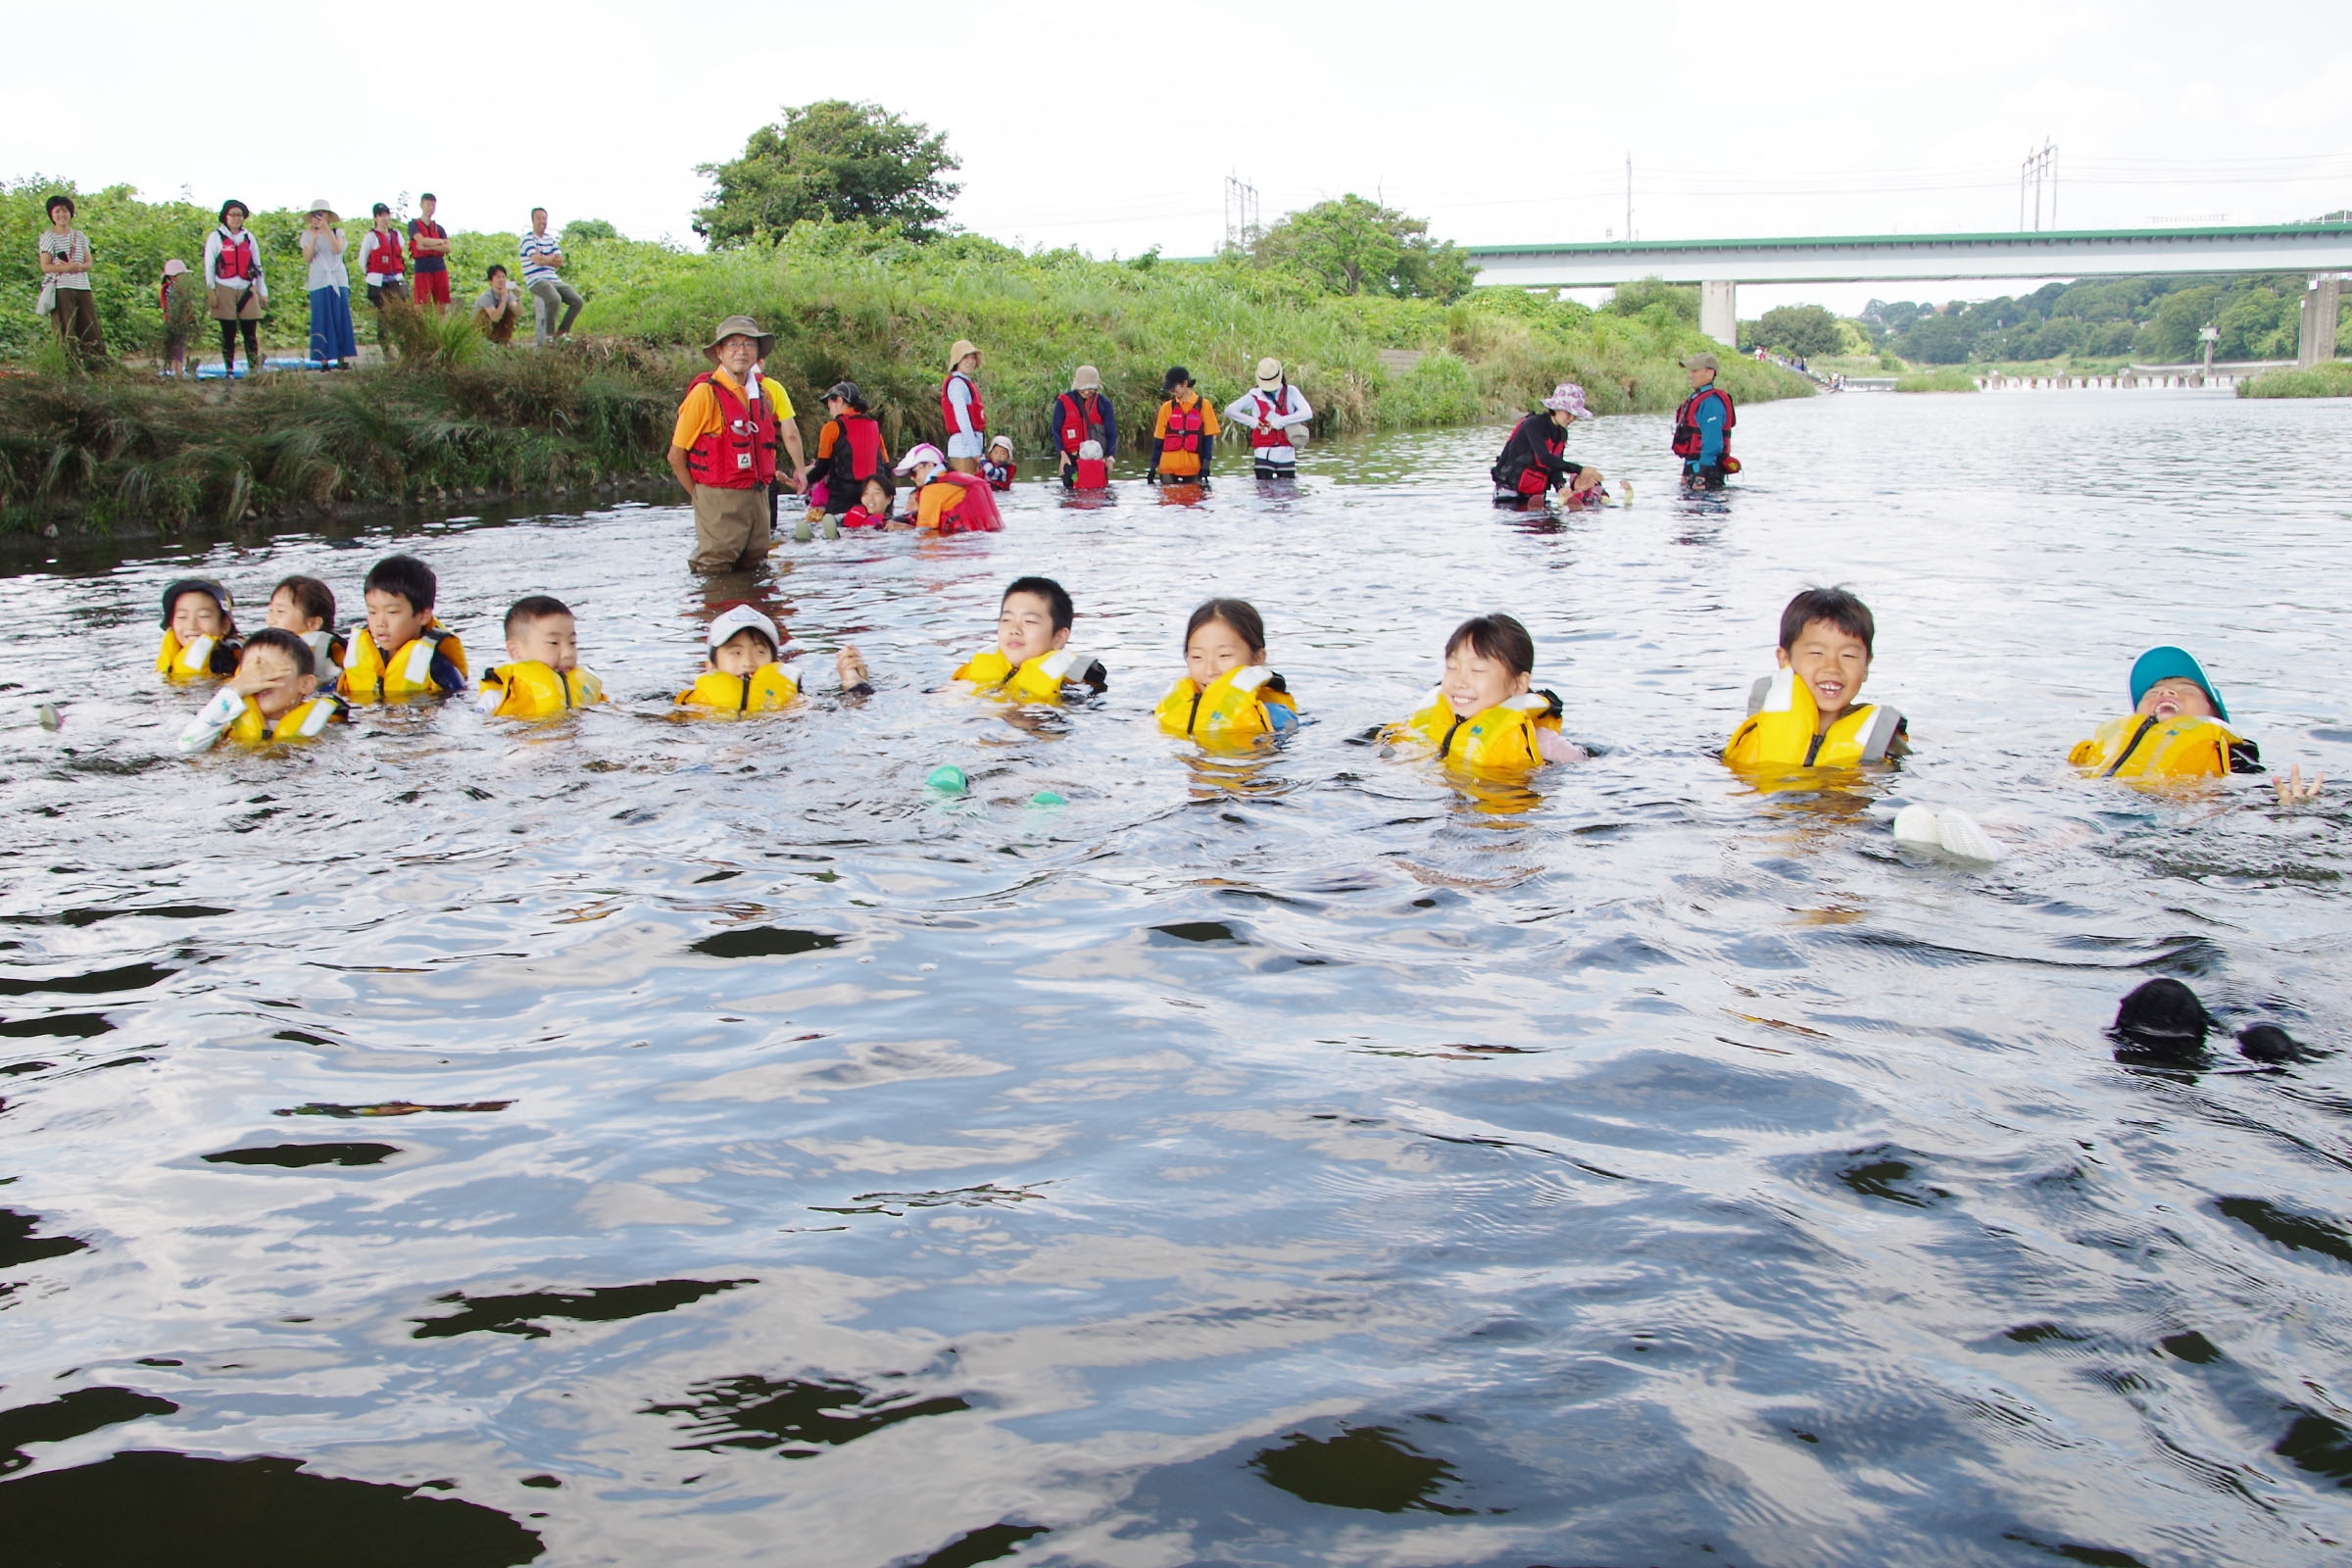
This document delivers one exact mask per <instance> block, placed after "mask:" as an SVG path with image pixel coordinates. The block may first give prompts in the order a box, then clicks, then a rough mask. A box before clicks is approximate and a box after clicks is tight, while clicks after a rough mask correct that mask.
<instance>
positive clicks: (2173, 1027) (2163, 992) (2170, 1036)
mask: <svg viewBox="0 0 2352 1568" xmlns="http://www.w3.org/2000/svg"><path fill="white" fill-rule="evenodd" d="M2213 1027H2214V1023H2213V1015H2212V1014H2210V1013H2208V1012H2207V1011H2206V1010H2205V1004H2203V1003H2202V1002H2199V1001H2198V1000H2197V994H2196V993H2195V992H2194V991H2191V990H2189V989H2188V987H2186V986H2184V985H2182V984H2181V983H2180V981H2178V980H2170V979H2157V980H2150V981H2149V982H2147V983H2146V984H2145V985H2142V986H2140V987H2138V988H2137V989H2135V990H2134V991H2132V992H2131V994H2130V995H2129V996H2127V997H2125V998H2124V1001H2123V1005H2121V1006H2119V1007H2117V1008H2116V1009H2115V1029H2114V1033H2115V1034H2116V1035H2117V1036H2118V1037H2119V1038H2120V1039H2121V1040H2123V1041H2124V1042H2125V1043H2126V1044H2127V1045H2130V1046H2132V1047H2136V1048H2137V1049H2138V1050H2141V1051H2145V1052H2151V1053H2156V1054H2164V1055H2174V1056H2193V1055H2196V1054H2198V1053H2200V1052H2202V1051H2203V1050H2204V1049H2205V1036H2206V1035H2207V1034H2208V1033H2210V1032H2211V1031H2212V1029H2213Z"/></svg>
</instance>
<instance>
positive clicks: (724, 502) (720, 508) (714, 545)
mask: <svg viewBox="0 0 2352 1568" xmlns="http://www.w3.org/2000/svg"><path fill="white" fill-rule="evenodd" d="M775 347H776V340H775V337H774V335H773V334H771V333H767V332H762V331H760V325H759V323H758V322H757V321H754V320H753V319H751V318H750V317H748V316H730V317H728V318H727V319H725V320H723V321H721V322H719V323H718V330H717V331H715V332H713V333H712V334H711V345H710V347H708V348H706V349H704V350H703V354H704V357H705V358H707V359H709V360H710V361H711V367H712V368H711V369H710V370H708V371H706V372H704V373H703V374H701V375H698V376H696V377H695V378H694V380H693V382H692V383H691V384H689V385H688V387H687V388H686V400H685V401H684V402H683V403H681V404H679V405H678V422H677V425H676V427H675V428H674V429H673V430H672V431H671V432H670V437H669V471H670V472H671V473H673V474H675V475H676V476H677V480H678V485H679V487H680V488H681V489H683V490H684V491H685V492H686V495H687V499H689V500H690V501H692V502H693V503H694V558H693V561H692V562H691V564H692V565H693V567H694V569H695V570H697V571H750V570H752V569H753V568H754V567H756V566H758V565H759V564H760V563H761V562H763V561H765V560H766V559H767V552H768V548H769V544H770V537H769V531H768V516H769V506H768V496H769V492H770V490H771V489H772V488H773V486H774V485H775V483H776V479H777V467H776V449H777V447H778V446H779V445H781V446H782V448H783V449H784V450H785V451H786V452H789V453H790V454H791V455H792V480H791V484H790V488H791V489H793V490H794V491H799V490H802V489H805V488H807V486H808V482H809V461H808V458H807V457H806V456H805V455H804V454H803V452H802V450H801V430H800V426H799V425H797V424H795V423H794V422H793V411H792V399H791V398H790V397H788V396H786V395H785V392H784V389H783V388H782V387H780V386H778V385H776V384H775V383H774V382H773V381H770V380H768V379H766V378H765V377H764V376H762V375H760V370H759V365H760V361H761V360H763V359H765V358H766V357H767V356H768V355H769V354H771V353H773V352H775Z"/></svg>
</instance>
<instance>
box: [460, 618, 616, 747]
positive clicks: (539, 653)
mask: <svg viewBox="0 0 2352 1568" xmlns="http://www.w3.org/2000/svg"><path fill="white" fill-rule="evenodd" d="M506 631H507V659H508V661H509V662H507V663H504V664H501V665H499V666H498V667H497V668H495V669H493V670H491V671H490V673H488V674H487V675H484V676H483V677H482V690H481V693H480V695H479V696H477V697H475V699H474V703H475V705H476V706H477V707H479V708H480V709H481V711H483V712H485V713H488V714H490V715H491V716H492V717H494V718H557V717H561V716H562V715H563V714H564V713H568V712H570V711H572V710H573V709H575V708H586V707H588V706H589V705H591V704H593V703H601V702H603V701H604V700H605V684H604V682H603V681H600V680H598V679H597V678H596V676H595V675H594V674H593V673H591V672H590V671H588V670H585V669H582V668H581V667H580V631H579V624H578V622H576V621H574V620H573V619H572V615H571V610H570V607H568V606H567V605H565V604H564V601H563V600H561V599H551V598H549V597H548V596H547V595H545V594H532V595H530V596H529V597H527V598H523V599H517V600H515V603H514V605H513V606H512V607H510V608H509V609H508V611H507V626H506Z"/></svg>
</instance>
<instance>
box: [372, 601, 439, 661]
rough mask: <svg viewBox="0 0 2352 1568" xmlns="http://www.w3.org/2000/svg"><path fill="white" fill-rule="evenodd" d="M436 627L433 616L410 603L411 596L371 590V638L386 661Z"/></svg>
mask: <svg viewBox="0 0 2352 1568" xmlns="http://www.w3.org/2000/svg"><path fill="white" fill-rule="evenodd" d="M432 623H433V613H432V612H431V611H429V610H418V609H417V608H416V607H415V606H413V605H411V604H410V603H409V596H408V595H407V594H393V593H386V592H385V591H384V590H383V589H381V588H370V589H368V636H369V637H371V638H373V639H374V640H375V646H376V648H377V649H378V650H380V651H381V652H382V654H383V656H384V657H385V658H386V659H390V658H391V657H392V656H393V655H394V654H396V653H398V652H399V651H400V650H401V649H402V648H403V647H405V646H406V645H408V644H410V643H413V642H415V641H416V640H417V634H418V633H420V632H422V631H423V630H424V628H425V627H427V626H429V625H431V624H432Z"/></svg>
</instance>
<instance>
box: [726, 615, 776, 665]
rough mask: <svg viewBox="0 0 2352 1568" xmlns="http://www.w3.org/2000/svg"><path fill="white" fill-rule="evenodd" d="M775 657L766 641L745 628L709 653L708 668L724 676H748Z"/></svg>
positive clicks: (747, 627)
mask: <svg viewBox="0 0 2352 1568" xmlns="http://www.w3.org/2000/svg"><path fill="white" fill-rule="evenodd" d="M775 657H776V651H775V650H774V649H773V648H770V647H768V646H767V639H766V638H764V637H762V636H760V634H759V633H758V632H756V631H754V630H752V629H751V628H750V627H749V626H746V627H745V628H744V629H743V630H741V631H739V632H737V633H736V634H735V635H734V636H732V637H730V638H728V639H727V640H726V641H725V642H723V643H720V644H719V645H718V646H717V647H716V648H713V649H712V650H711V668H712V669H715V670H717V671H719V672H720V673H721V674H725V675H750V674H754V673H757V672H758V670H759V668H760V665H762V664H765V663H770V662H773V661H774V660H775Z"/></svg>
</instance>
